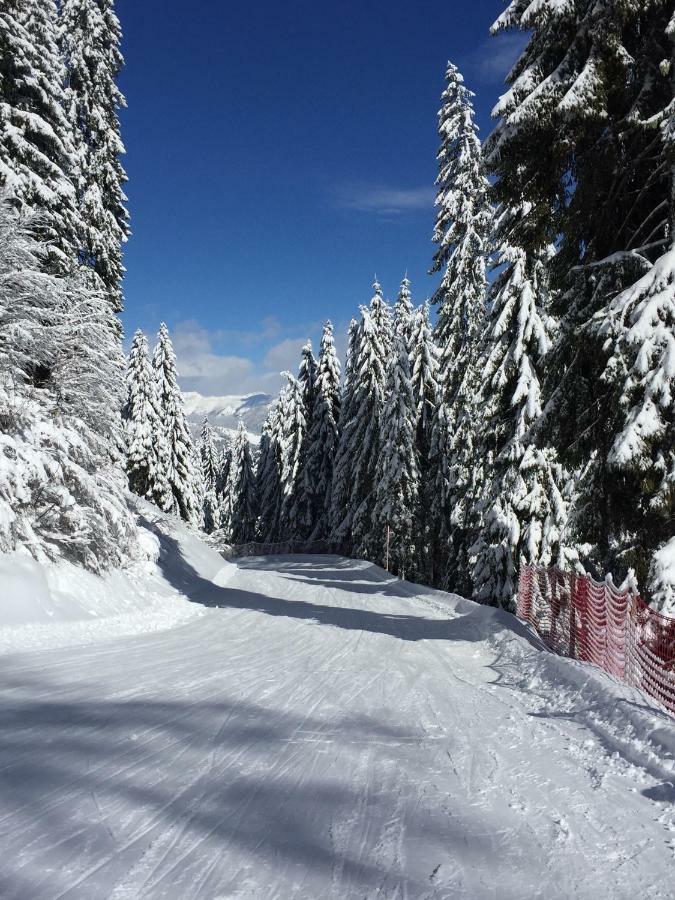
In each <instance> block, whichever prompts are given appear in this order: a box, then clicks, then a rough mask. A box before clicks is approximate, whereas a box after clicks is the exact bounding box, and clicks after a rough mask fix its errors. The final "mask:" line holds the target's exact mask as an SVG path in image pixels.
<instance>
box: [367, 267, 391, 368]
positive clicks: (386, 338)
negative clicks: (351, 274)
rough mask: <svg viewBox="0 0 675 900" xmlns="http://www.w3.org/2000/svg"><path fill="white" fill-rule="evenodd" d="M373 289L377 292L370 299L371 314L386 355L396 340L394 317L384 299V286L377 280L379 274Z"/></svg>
mask: <svg viewBox="0 0 675 900" xmlns="http://www.w3.org/2000/svg"><path fill="white" fill-rule="evenodd" d="M373 290H374V291H375V293H374V294H373V297H372V300H371V301H370V316H371V318H372V320H373V327H374V329H375V332H376V333H377V334H378V335H379V340H380V343H381V344H382V348H383V351H384V353H385V355H386V354H388V353H389V351H390V350H391V347H392V344H393V341H394V318H393V316H392V311H391V308H390V306H389V304H388V303H387V301H386V300H385V299H384V295H383V293H382V287H381V286H380V283H379V281H378V280H377V276H376V277H375V281H374V283H373Z"/></svg>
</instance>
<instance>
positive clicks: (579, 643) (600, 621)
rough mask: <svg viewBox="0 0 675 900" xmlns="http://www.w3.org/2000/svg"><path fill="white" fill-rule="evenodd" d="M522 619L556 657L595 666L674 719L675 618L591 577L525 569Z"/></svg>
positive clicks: (520, 608)
mask: <svg viewBox="0 0 675 900" xmlns="http://www.w3.org/2000/svg"><path fill="white" fill-rule="evenodd" d="M517 614H518V617H519V618H520V619H523V620H524V621H526V622H529V623H530V624H531V625H532V626H533V627H534V628H535V629H536V631H537V632H538V633H539V635H540V636H541V638H542V640H543V641H544V643H545V644H546V645H547V646H548V647H549V648H550V649H551V650H553V651H554V652H555V653H559V654H560V655H562V656H569V657H571V658H572V659H578V660H581V661H582V662H590V663H593V664H594V665H596V666H599V667H600V668H601V669H604V670H605V671H606V672H609V673H610V675H613V676H614V677H615V678H617V679H619V680H620V681H625V682H626V683H627V684H630V685H633V686H634V687H637V688H640V690H642V691H643V692H644V693H645V694H648V695H649V696H650V697H651V698H652V699H654V700H655V701H656V702H657V703H658V704H659V705H660V706H662V707H663V708H665V709H667V710H668V711H669V712H671V713H673V714H675V619H673V618H670V617H668V616H663V615H661V614H660V613H658V612H656V610H654V609H651V607H649V606H647V605H646V604H645V603H644V602H643V601H642V599H641V598H640V597H639V596H637V594H634V593H632V592H630V591H619V590H617V588H615V587H614V585H613V584H612V583H611V582H610V581H607V582H605V583H599V582H597V581H594V580H593V579H592V578H589V577H588V576H581V575H575V574H573V573H572V572H562V571H561V570H560V569H540V568H537V567H536V566H525V567H523V569H522V570H521V573H520V584H519V590H518V610H517Z"/></svg>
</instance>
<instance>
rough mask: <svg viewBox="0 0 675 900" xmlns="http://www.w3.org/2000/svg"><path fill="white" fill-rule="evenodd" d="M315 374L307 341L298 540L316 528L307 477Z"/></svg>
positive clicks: (297, 496) (296, 502)
mask: <svg viewBox="0 0 675 900" xmlns="http://www.w3.org/2000/svg"><path fill="white" fill-rule="evenodd" d="M316 376H317V362H316V359H315V357H314V354H313V353H312V344H311V342H310V341H307V343H306V344H305V346H304V347H303V348H302V359H301V362H300V370H299V372H298V382H299V384H300V390H301V392H302V402H303V412H304V416H305V431H304V437H303V442H302V447H301V449H300V463H299V473H300V475H299V478H298V482H297V486H296V490H295V494H294V501H293V502H294V505H293V510H292V513H291V518H292V520H293V522H295V526H294V527H295V533H294V534H293V537H294V538H296V539H307V538H308V537H309V536H310V535H311V533H312V531H313V529H314V522H315V520H316V502H315V497H314V493H313V491H312V487H311V484H310V482H309V479H308V477H307V457H308V455H309V446H310V444H309V442H310V438H311V432H312V423H313V420H314V409H315V406H316Z"/></svg>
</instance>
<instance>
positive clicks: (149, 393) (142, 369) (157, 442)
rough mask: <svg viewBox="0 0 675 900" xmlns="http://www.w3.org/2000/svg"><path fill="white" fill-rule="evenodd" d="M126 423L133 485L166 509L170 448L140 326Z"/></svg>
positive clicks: (133, 353) (133, 348)
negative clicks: (167, 443) (167, 444)
mask: <svg viewBox="0 0 675 900" xmlns="http://www.w3.org/2000/svg"><path fill="white" fill-rule="evenodd" d="M124 423H125V432H126V451H127V475H128V477H129V487H130V489H131V490H132V491H133V492H134V493H135V494H138V495H139V497H145V498H146V499H147V500H151V501H152V502H153V503H155V504H157V506H159V507H160V509H166V508H167V504H169V502H170V498H171V490H170V488H169V483H168V481H167V478H166V473H167V468H168V459H167V456H168V448H167V446H166V441H165V438H164V431H163V427H162V414H161V410H160V407H159V399H158V395H157V384H156V379H155V373H154V370H153V367H152V363H151V361H150V352H149V349H148V341H147V338H146V337H145V335H144V334H143V332H142V331H140V330H138V331H137V332H136V333H135V335H134V339H133V341H132V344H131V350H130V352H129V361H128V365H127V400H126V404H125V407H124Z"/></svg>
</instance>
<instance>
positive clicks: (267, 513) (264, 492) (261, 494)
mask: <svg viewBox="0 0 675 900" xmlns="http://www.w3.org/2000/svg"><path fill="white" fill-rule="evenodd" d="M281 402H282V399H281V397H279V398H278V399H277V400H276V401H275V403H273V404H272V406H271V407H270V410H269V412H268V414H267V418H266V420H265V424H264V425H263V429H262V436H261V438H260V453H259V455H258V466H257V470H256V489H257V495H258V500H259V503H260V510H259V512H260V514H259V518H258V539H259V540H260V541H263V542H264V543H273V542H275V541H278V540H279V522H280V515H281V427H282V423H281Z"/></svg>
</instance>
